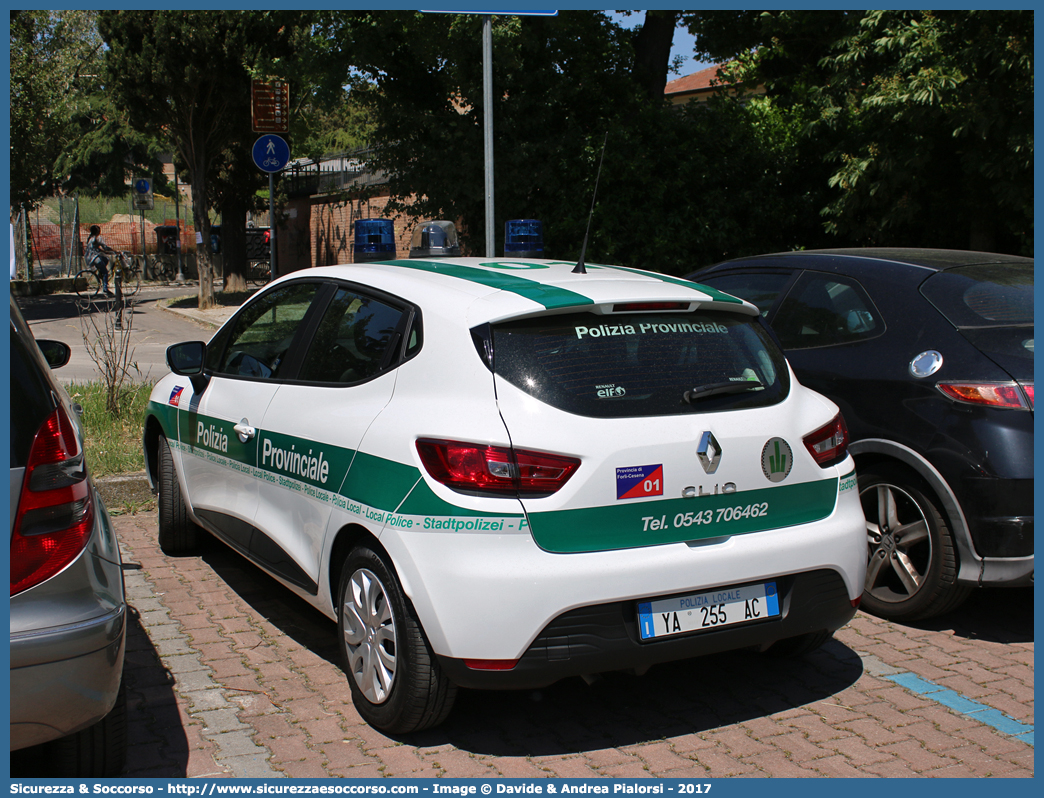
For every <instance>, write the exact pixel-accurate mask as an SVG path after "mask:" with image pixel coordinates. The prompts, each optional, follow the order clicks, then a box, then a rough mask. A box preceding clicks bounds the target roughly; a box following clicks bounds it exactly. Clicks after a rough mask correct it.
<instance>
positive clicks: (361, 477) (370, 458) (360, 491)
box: [341, 452, 420, 512]
mask: <svg viewBox="0 0 1044 798" xmlns="http://www.w3.org/2000/svg"><path fill="white" fill-rule="evenodd" d="M419 478H420V471H418V470H417V469H416V468H415V467H413V466H409V465H403V464H402V463H397V462H395V461H394V460H385V459H384V458H383V457H375V456H374V455H372V454H366V453H365V452H359V453H358V454H357V455H356V457H355V462H354V463H352V468H351V470H350V471H349V472H348V479H347V480H346V481H345V483H344V487H343V488H341V494H342V495H343V496H346V497H348V498H350V499H355V500H356V501H361V502H364V503H365V504H368V505H370V506H371V507H376V508H377V509H379V510H385V511H388V512H391V511H393V510H395V508H396V507H398V506H399V503H400V502H401V501H402V499H403V497H404V496H405V495H406V494H407V493H409V492H410V490H411V489H412V488H413V486H414V485H415V484H416V482H417V480H418V479H419Z"/></svg>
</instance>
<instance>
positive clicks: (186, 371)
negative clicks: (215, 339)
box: [167, 341, 210, 394]
mask: <svg viewBox="0 0 1044 798" xmlns="http://www.w3.org/2000/svg"><path fill="white" fill-rule="evenodd" d="M206 354H207V345H206V344H205V343H203V342H202V341H186V342H184V343H181V344H174V345H172V346H168V347H167V365H168V366H169V367H170V370H171V371H173V372H174V373H175V374H178V375H180V376H182V377H188V378H189V381H190V382H191V383H192V390H193V391H195V392H196V393H197V394H201V393H203V391H205V390H206V388H207V384H208V383H209V382H210V380H209V379H207V376H206V375H205V374H204V373H203V362H204V360H205V358H206Z"/></svg>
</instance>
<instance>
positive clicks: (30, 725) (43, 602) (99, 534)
mask: <svg viewBox="0 0 1044 798" xmlns="http://www.w3.org/2000/svg"><path fill="white" fill-rule="evenodd" d="M95 501H96V502H97V507H98V512H97V513H96V514H95V519H96V522H95V529H94V533H93V535H92V536H91V539H90V541H89V542H88V544H87V547H86V549H85V550H84V551H83V552H81V553H80V556H79V557H77V558H76V559H75V560H74V561H73V562H72V563H70V564H69V565H68V566H67V567H66V568H65V569H63V570H62V571H60V572H59V573H57V574H55V575H54V576H52V577H51V578H50V579H47V580H46V581H44V582H42V583H41V584H39V585H37V586H35V587H32V588H30V589H29V590H26V591H25V592H24V593H20V594H18V595H17V596H15V597H14V598H13V599H12V600H11V605H10V609H11V614H10V624H11V648H10V654H11V693H10V695H11V750H12V751H13V750H17V749H19V748H27V747H29V746H31V745H37V744H39V743H45V742H48V741H50V740H55V739H57V738H59V737H64V736H66V735H69V734H74V733H76V732H78V731H80V730H81V729H85V728H87V727H88V726H91V725H93V724H94V723H97V722H98V721H100V720H101V719H102V718H104V717H105V716H106V715H107V714H108V713H109V712H110V711H111V710H112V708H113V706H114V705H115V703H116V698H117V695H118V693H119V688H120V681H121V678H122V675H123V659H124V652H125V649H126V635H127V603H126V598H125V592H124V586H123V569H122V566H121V564H120V552H119V545H118V543H117V541H116V534H115V531H114V530H113V528H112V524H111V522H110V521H109V516H108V514H107V513H106V512H105V508H104V505H103V504H102V502H101V498H100V497H99V496H98V494H97V493H95Z"/></svg>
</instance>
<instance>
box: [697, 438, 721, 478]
mask: <svg viewBox="0 0 1044 798" xmlns="http://www.w3.org/2000/svg"><path fill="white" fill-rule="evenodd" d="M696 457H697V458H698V459H699V461H700V465H701V466H703V470H704V471H705V472H706V473H708V474H713V473H714V472H715V471H717V470H718V463H720V462H721V447H720V446H719V445H718V441H717V440H716V439H715V437H714V436H713V435H712V434H711V433H710V431H709V430H708V431H706V432H704V433H703V435H701V436H700V443H699V445H698V446H697V447H696Z"/></svg>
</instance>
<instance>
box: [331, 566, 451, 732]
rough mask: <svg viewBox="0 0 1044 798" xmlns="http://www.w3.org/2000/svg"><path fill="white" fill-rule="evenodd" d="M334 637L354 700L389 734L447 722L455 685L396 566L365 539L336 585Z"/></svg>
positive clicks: (370, 720)
mask: <svg viewBox="0 0 1044 798" xmlns="http://www.w3.org/2000/svg"><path fill="white" fill-rule="evenodd" d="M337 639H338V645H339V646H340V649H341V656H342V659H343V662H344V671H345V673H346V674H347V676H348V682H349V684H350V686H351V690H352V702H353V704H354V705H355V708H356V710H358V712H359V714H360V715H361V716H362V717H363V719H364V720H365V721H366V722H367V723H369V724H370V725H371V726H373V727H374V728H376V729H379V730H381V731H383V732H386V733H389V734H407V733H409V732H415V731H420V730H422V729H428V728H431V727H432V726H437V725H438V724H440V723H442V722H443V721H444V720H445V719H446V717H447V716H448V715H449V713H450V710H451V709H452V708H453V702H454V700H455V699H456V696H457V686H456V685H455V684H453V682H451V681H450V680H449V678H447V676H446V675H445V673H443V671H442V668H441V667H440V666H439V663H438V661H437V660H436V658H435V655H434V653H433V652H432V650H431V646H430V645H429V644H428V641H427V639H426V638H425V636H424V630H423V629H422V628H421V625H420V621H418V620H417V615H416V613H415V611H414V609H413V606H412V604H411V603H410V601H409V599H408V598H406V596H405V595H404V594H403V591H402V587H401V586H400V584H399V580H398V578H397V577H396V575H395V571H394V569H393V568H392V567H391V565H390V564H389V563H388V562H387V561H386V559H385V558H384V557H383V556H381V555H380V554H378V553H376V552H375V551H373V550H371V549H370V548H368V547H366V546H360V547H358V548H356V549H355V550H353V551H352V553H351V554H350V555H349V556H348V559H347V560H346V562H345V566H344V568H343V569H342V571H341V583H340V587H339V589H338V591H337Z"/></svg>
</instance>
